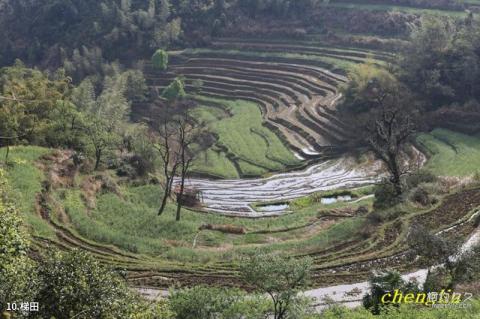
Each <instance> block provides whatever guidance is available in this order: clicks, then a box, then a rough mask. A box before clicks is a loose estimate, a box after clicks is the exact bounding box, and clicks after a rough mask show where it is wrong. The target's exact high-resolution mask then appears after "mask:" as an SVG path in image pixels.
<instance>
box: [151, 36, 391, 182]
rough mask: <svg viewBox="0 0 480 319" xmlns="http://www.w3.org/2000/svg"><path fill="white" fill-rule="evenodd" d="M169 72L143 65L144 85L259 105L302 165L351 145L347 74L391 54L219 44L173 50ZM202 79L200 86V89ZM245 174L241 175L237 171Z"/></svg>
mask: <svg viewBox="0 0 480 319" xmlns="http://www.w3.org/2000/svg"><path fill="white" fill-rule="evenodd" d="M170 55H171V59H170V60H171V61H170V65H169V68H168V71H167V72H161V71H158V70H155V69H153V68H152V66H151V63H146V64H145V75H146V78H147V84H148V85H149V87H150V88H151V91H152V92H157V94H158V95H161V93H162V91H163V89H164V88H165V87H166V86H167V85H168V84H169V83H170V82H171V81H172V80H173V79H174V78H175V77H178V76H184V77H185V78H186V88H187V91H189V92H196V93H195V94H196V95H198V96H203V97H205V98H210V99H216V100H217V101H218V100H231V101H238V100H244V101H248V102H251V103H255V104H256V105H257V106H258V107H259V108H260V110H261V112H262V117H263V122H264V124H263V125H264V126H265V127H266V128H268V129H269V130H271V131H273V132H274V133H275V134H277V136H278V137H279V138H280V139H281V140H282V141H283V142H284V143H285V145H286V146H288V147H289V149H290V150H291V151H292V152H293V153H294V154H295V156H296V157H297V159H299V160H318V159H322V160H325V159H330V158H331V157H332V156H337V155H338V154H339V153H342V152H344V151H345V150H346V149H347V148H348V145H349V143H348V141H349V140H351V135H352V132H350V130H349V128H348V127H347V126H345V125H344V124H343V123H342V120H341V119H340V118H339V117H338V116H337V113H336V102H337V101H338V100H339V99H340V98H341V94H340V92H339V88H340V86H342V85H344V84H345V83H346V82H347V77H346V76H345V73H346V69H347V68H348V67H350V66H352V65H354V64H356V63H362V62H365V61H367V60H373V61H375V63H378V64H382V63H384V62H385V61H387V60H389V56H386V55H383V54H381V53H379V54H374V53H373V54H372V53H371V52H365V51H362V50H354V49H351V48H335V49H328V48H326V47H325V46H324V45H322V44H321V43H317V44H315V43H313V44H312V43H309V44H306V43H302V42H298V43H296V42H293V43H288V44H286V43H279V42H275V41H262V42H256V41H250V40H239V39H215V40H214V41H213V42H212V44H211V46H210V47H209V48H204V49H186V50H183V51H175V52H170ZM194 81H196V82H197V83H198V81H201V82H202V84H203V85H202V86H201V88H199V87H195V85H194V84H195V83H196V82H194ZM240 175H241V174H240Z"/></svg>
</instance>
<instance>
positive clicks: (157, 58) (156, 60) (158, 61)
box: [152, 49, 168, 71]
mask: <svg viewBox="0 0 480 319" xmlns="http://www.w3.org/2000/svg"><path fill="white" fill-rule="evenodd" d="M152 64H153V67H154V68H155V69H159V70H163V71H165V70H166V69H167V68H168V53H167V52H166V51H165V50H162V49H158V50H157V51H156V52H155V53H154V54H153V56H152Z"/></svg>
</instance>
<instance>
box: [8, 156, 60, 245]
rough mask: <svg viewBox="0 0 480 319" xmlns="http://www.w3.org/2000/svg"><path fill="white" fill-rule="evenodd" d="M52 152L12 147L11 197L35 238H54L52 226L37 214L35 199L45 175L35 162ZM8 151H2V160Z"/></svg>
mask: <svg viewBox="0 0 480 319" xmlns="http://www.w3.org/2000/svg"><path fill="white" fill-rule="evenodd" d="M50 151H51V150H49V149H46V148H42V147H34V146H28V147H27V146H17V147H10V155H9V159H8V163H9V165H8V168H7V177H8V180H9V185H10V196H11V197H12V199H13V200H14V203H15V205H16V207H17V208H18V209H19V211H20V212H21V214H22V216H23V217H24V220H25V222H26V224H27V226H29V227H30V228H31V230H32V234H33V235H35V236H41V237H46V238H54V237H55V232H54V231H53V229H52V228H51V227H50V225H49V224H48V223H47V222H46V221H44V220H43V219H42V218H41V217H40V216H39V215H37V213H36V212H35V197H36V195H37V194H38V193H40V192H41V190H42V181H43V180H44V173H43V172H42V171H41V170H40V169H38V168H37V167H35V165H34V162H35V161H36V160H38V159H39V158H40V157H42V156H43V155H45V154H48V153H49V152H50ZM5 152H6V149H5V148H2V149H0V158H2V159H3V158H4V157H5Z"/></svg>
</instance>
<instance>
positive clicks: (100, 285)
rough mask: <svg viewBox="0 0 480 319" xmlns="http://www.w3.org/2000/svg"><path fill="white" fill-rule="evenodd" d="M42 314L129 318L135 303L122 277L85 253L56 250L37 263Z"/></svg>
mask: <svg viewBox="0 0 480 319" xmlns="http://www.w3.org/2000/svg"><path fill="white" fill-rule="evenodd" d="M39 278H40V279H41V287H40V291H39V293H38V295H37V300H36V301H38V302H39V304H40V305H41V311H42V314H43V315H44V317H45V318H52V317H55V318H66V317H68V318H71V317H77V318H80V319H83V318H128V316H129V313H130V312H131V310H132V309H131V308H130V307H131V306H132V305H134V304H135V301H136V300H135V299H134V296H133V295H131V294H130V292H129V289H128V287H127V285H126V284H125V282H124V280H123V279H121V278H120V277H119V276H118V275H117V274H115V273H114V272H112V271H110V270H109V269H107V268H105V267H104V266H102V265H101V264H100V262H99V261H98V260H96V259H95V258H94V257H93V256H91V255H89V254H88V253H85V252H81V251H78V250H74V251H73V252H70V253H60V252H55V253H53V254H51V255H50V256H49V257H47V258H46V259H45V260H44V261H43V262H42V263H41V264H40V267H39Z"/></svg>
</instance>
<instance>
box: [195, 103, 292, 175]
mask: <svg viewBox="0 0 480 319" xmlns="http://www.w3.org/2000/svg"><path fill="white" fill-rule="evenodd" d="M198 98H199V100H200V101H201V103H202V105H201V106H199V107H197V108H196V109H195V110H194V112H193V113H194V117H195V118H197V119H198V120H199V121H200V122H202V123H204V124H203V125H204V126H205V127H208V129H209V131H210V132H212V133H214V134H215V135H216V136H217V137H218V140H217V143H216V145H215V146H213V147H212V148H210V149H209V150H208V151H206V152H204V153H203V154H202V155H200V156H199V157H198V159H197V161H196V162H195V165H194V171H196V172H199V173H207V174H209V175H214V176H219V177H223V178H238V177H240V176H241V175H247V176H259V175H264V174H266V173H268V172H271V171H281V170H284V169H285V168H286V167H287V166H294V165H298V164H300V162H299V161H298V160H297V159H296V158H295V157H294V155H293V153H292V152H291V151H290V150H289V149H288V148H287V147H286V146H285V145H284V144H283V143H282V141H281V140H280V139H279V138H278V136H276V135H275V134H274V133H273V132H272V131H270V130H269V129H267V128H265V127H264V126H263V125H262V123H263V119H262V114H261V112H260V109H259V107H258V106H257V105H256V104H255V103H251V102H247V101H240V100H237V101H227V100H219V99H210V98H205V97H198ZM209 102H213V103H216V104H218V103H219V104H222V105H224V106H225V110H222V109H219V108H218V107H212V106H209Z"/></svg>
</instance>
